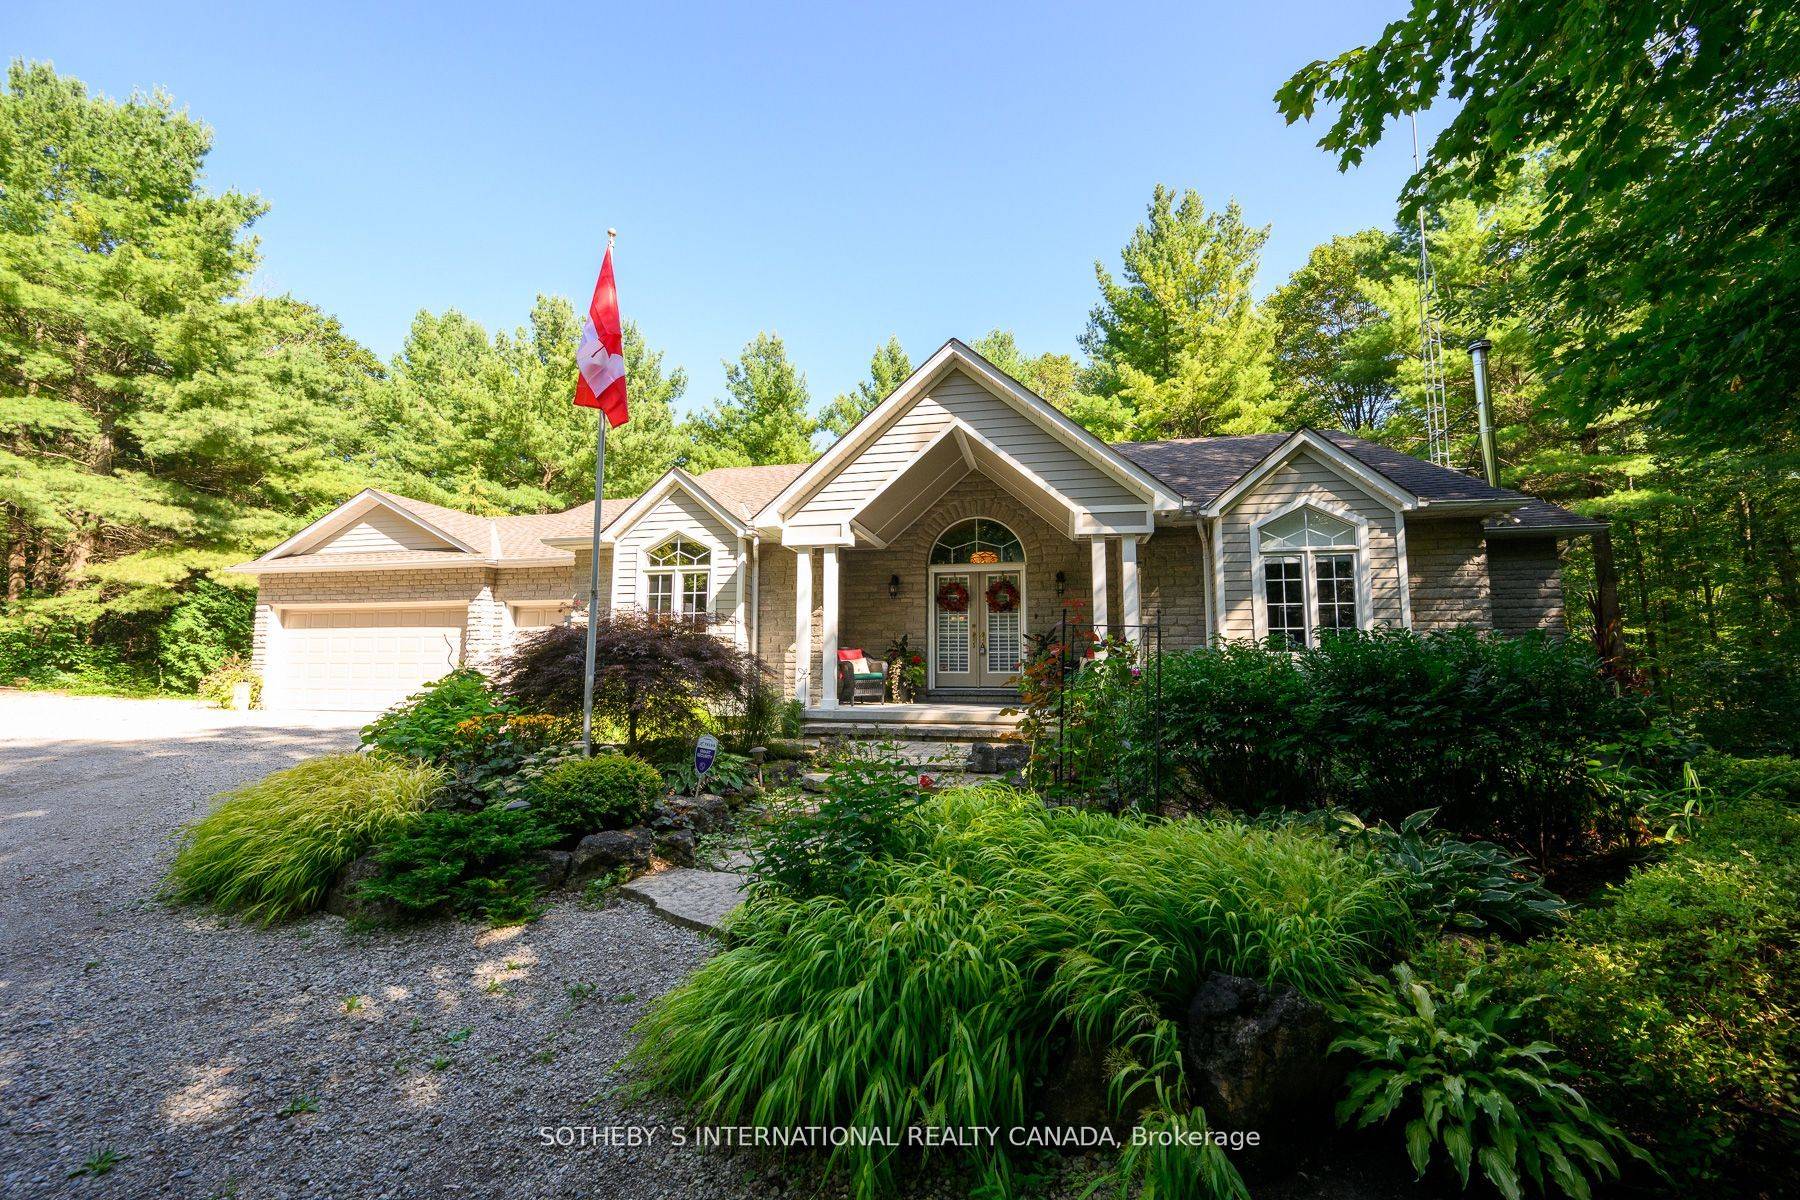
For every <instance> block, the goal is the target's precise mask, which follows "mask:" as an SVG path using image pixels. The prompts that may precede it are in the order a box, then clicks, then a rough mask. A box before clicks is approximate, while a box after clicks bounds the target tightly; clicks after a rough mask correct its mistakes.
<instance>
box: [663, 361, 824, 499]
mask: <svg viewBox="0 0 1800 1200" xmlns="http://www.w3.org/2000/svg"><path fill="white" fill-rule="evenodd" d="M725 392H726V396H725V398H724V399H721V400H719V401H717V402H715V403H714V404H712V405H711V406H709V407H708V408H707V409H706V410H705V411H704V412H701V413H699V414H697V415H696V416H694V417H692V418H690V419H689V420H688V422H687V424H686V426H685V428H686V430H687V434H688V439H689V441H690V443H691V445H690V448H689V450H688V456H689V457H688V465H689V466H690V467H691V468H692V469H693V470H697V471H710V470H712V469H713V468H715V467H759V466H768V465H771V464H774V463H798V462H807V461H809V460H810V459H811V458H812V456H813V453H812V435H813V433H814V432H815V431H816V430H817V429H818V427H819V426H818V422H817V421H815V420H814V419H813V416H812V414H811V413H810V412H809V411H808V406H809V405H810V404H811V402H812V399H811V396H810V394H809V393H808V392H807V390H806V376H805V375H803V374H801V373H800V371H799V369H798V368H796V367H795V366H794V364H793V363H792V361H790V360H789V359H788V356H787V346H786V345H784V344H783V342H782V340H781V338H780V336H779V335H777V334H772V333H759V334H757V335H756V337H755V338H754V339H752V340H751V342H750V343H749V344H748V345H746V346H745V347H744V351H743V353H742V354H740V355H739V356H738V360H737V361H736V362H728V363H726V364H725Z"/></svg>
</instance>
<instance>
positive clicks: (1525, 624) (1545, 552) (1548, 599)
mask: <svg viewBox="0 0 1800 1200" xmlns="http://www.w3.org/2000/svg"><path fill="white" fill-rule="evenodd" d="M1487 569H1488V580H1489V584H1490V590H1491V595H1492V597H1493V599H1492V604H1493V610H1494V628H1495V629H1496V630H1497V631H1498V632H1500V633H1507V634H1513V635H1515V636H1516V635H1518V634H1523V633H1530V632H1532V631H1533V630H1539V631H1542V632H1544V633H1547V634H1550V635H1551V636H1553V637H1559V638H1560V637H1564V636H1566V635H1567V633H1568V614H1567V612H1566V611H1565V610H1564V604H1563V590H1562V556H1561V554H1560V552H1559V550H1558V548H1557V543H1556V539H1555V538H1511V537H1508V538H1495V539H1493V540H1492V541H1490V542H1488V544H1487Z"/></svg>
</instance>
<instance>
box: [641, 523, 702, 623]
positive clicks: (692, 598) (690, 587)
mask: <svg viewBox="0 0 1800 1200" xmlns="http://www.w3.org/2000/svg"><path fill="white" fill-rule="evenodd" d="M644 607H645V608H646V609H648V610H649V611H651V612H653V613H662V614H664V615H666V616H680V617H686V618H688V619H690V620H696V621H700V620H705V619H706V617H707V616H708V614H709V613H710V612H711V609H712V547H710V546H708V545H706V544H705V543H703V542H696V541H694V540H693V539H691V538H686V537H682V536H681V535H680V534H676V535H675V536H674V537H672V538H670V539H669V540H668V541H666V542H664V543H663V544H662V545H660V546H658V547H656V548H655V549H654V550H650V551H647V552H646V553H645V554H644Z"/></svg>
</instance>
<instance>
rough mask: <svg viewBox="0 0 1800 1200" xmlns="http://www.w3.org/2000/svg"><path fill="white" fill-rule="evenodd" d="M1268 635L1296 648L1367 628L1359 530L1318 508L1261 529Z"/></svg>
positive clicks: (1258, 542)
mask: <svg viewBox="0 0 1800 1200" xmlns="http://www.w3.org/2000/svg"><path fill="white" fill-rule="evenodd" d="M1256 548H1257V551H1258V554H1259V555H1260V557H1261V559H1262V591H1263V597H1262V598H1263V612H1264V614H1265V616H1266V618H1267V625H1268V628H1267V634H1268V636H1269V637H1271V638H1274V639H1275V640H1277V641H1280V642H1285V643H1286V644H1288V645H1290V646H1308V645H1313V646H1316V645H1318V642H1319V637H1320V635H1321V634H1327V633H1333V632H1336V631H1340V630H1343V631H1348V630H1353V629H1356V628H1357V627H1358V626H1359V625H1360V624H1361V614H1360V613H1359V612H1358V604H1357V593H1358V588H1357V575H1358V573H1359V571H1360V570H1361V569H1362V568H1361V564H1360V561H1359V559H1360V552H1359V550H1358V541H1357V529H1356V526H1355V525H1353V524H1351V523H1350V522H1349V521H1346V520H1344V519H1342V518H1341V517H1335V516H1332V515H1331V514H1330V513H1327V512H1322V511H1320V510H1319V509H1316V508H1297V509H1295V510H1294V511H1293V512H1290V513H1286V514H1284V515H1283V516H1279V517H1276V518H1275V519H1274V520H1272V521H1269V522H1266V523H1265V524H1263V525H1261V526H1259V527H1258V528H1257V531H1256Z"/></svg>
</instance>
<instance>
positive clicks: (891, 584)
mask: <svg viewBox="0 0 1800 1200" xmlns="http://www.w3.org/2000/svg"><path fill="white" fill-rule="evenodd" d="M899 598H900V577H899V576H898V575H889V576H888V599H889V600H898V599H899Z"/></svg>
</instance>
